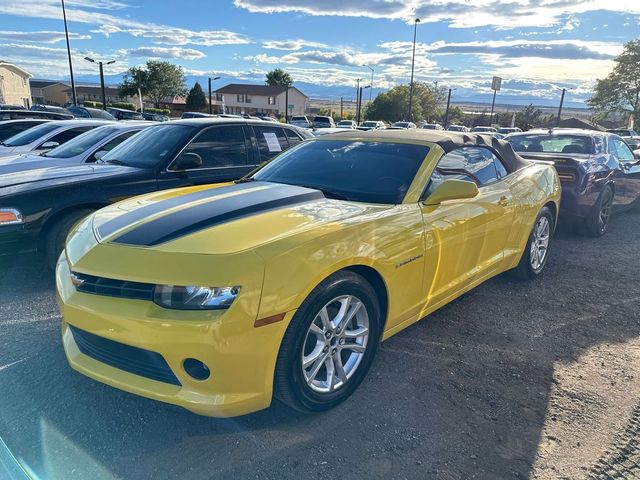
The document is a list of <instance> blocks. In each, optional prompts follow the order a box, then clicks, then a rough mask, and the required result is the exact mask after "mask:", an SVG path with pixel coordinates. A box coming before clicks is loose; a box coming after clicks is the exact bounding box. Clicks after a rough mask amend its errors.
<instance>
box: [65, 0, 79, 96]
mask: <svg viewBox="0 0 640 480" xmlns="http://www.w3.org/2000/svg"><path fill="white" fill-rule="evenodd" d="M61 2H62V18H63V19H64V36H65V37H66V39H67V56H68V57H69V75H70V76H71V96H72V97H73V105H74V106H76V107H77V106H78V98H77V97H76V84H75V82H74V81H73V63H72V62H71V47H70V46H69V30H68V29H67V12H66V10H65V8H64V0H61Z"/></svg>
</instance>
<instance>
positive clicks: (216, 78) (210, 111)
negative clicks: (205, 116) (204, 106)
mask: <svg viewBox="0 0 640 480" xmlns="http://www.w3.org/2000/svg"><path fill="white" fill-rule="evenodd" d="M208 79H209V114H212V113H213V110H212V105H211V81H212V80H213V81H214V82H215V81H216V80H220V77H213V78H211V77H208Z"/></svg>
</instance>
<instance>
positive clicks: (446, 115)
mask: <svg viewBox="0 0 640 480" xmlns="http://www.w3.org/2000/svg"><path fill="white" fill-rule="evenodd" d="M451 90H452V89H451V88H450V89H449V96H448V97H447V109H446V110H445V112H444V125H443V126H444V128H447V125H448V124H449V105H451Z"/></svg>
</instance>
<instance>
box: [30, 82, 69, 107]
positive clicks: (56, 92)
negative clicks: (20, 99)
mask: <svg viewBox="0 0 640 480" xmlns="http://www.w3.org/2000/svg"><path fill="white" fill-rule="evenodd" d="M29 85H30V86H31V103H32V104H34V105H35V104H39V105H58V106H62V105H64V104H65V102H66V101H67V90H69V85H67V84H66V83H63V82H59V81H57V80H33V79H32V80H29Z"/></svg>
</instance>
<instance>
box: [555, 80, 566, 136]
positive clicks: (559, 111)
mask: <svg viewBox="0 0 640 480" xmlns="http://www.w3.org/2000/svg"><path fill="white" fill-rule="evenodd" d="M566 92H567V89H566V88H563V89H562V96H561V97H560V106H559V107H558V118H557V119H556V127H559V126H560V115H562V105H563V104H564V94H565V93H566Z"/></svg>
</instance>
